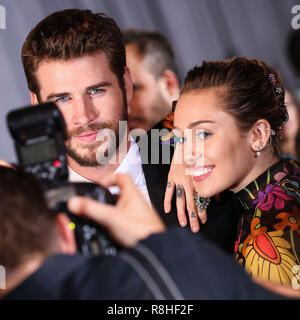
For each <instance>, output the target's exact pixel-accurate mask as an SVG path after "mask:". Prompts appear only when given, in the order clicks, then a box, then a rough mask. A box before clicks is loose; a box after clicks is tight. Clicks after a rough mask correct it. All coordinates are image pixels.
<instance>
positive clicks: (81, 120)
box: [72, 98, 99, 125]
mask: <svg viewBox="0 0 300 320" xmlns="http://www.w3.org/2000/svg"><path fill="white" fill-rule="evenodd" d="M72 112H73V113H72V122H73V124H75V125H85V124H88V123H90V122H92V121H94V120H95V119H97V117H98V116H99V114H98V112H97V111H96V109H95V107H94V105H93V104H92V102H91V101H88V98H81V99H78V100H77V101H74V104H73V110H72Z"/></svg>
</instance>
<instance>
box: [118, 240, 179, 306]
mask: <svg viewBox="0 0 300 320" xmlns="http://www.w3.org/2000/svg"><path fill="white" fill-rule="evenodd" d="M120 256H121V257H122V258H123V259H124V260H125V261H126V262H127V263H129V264H130V265H131V266H132V268H133V269H134V270H135V271H136V272H137V273H138V274H139V275H140V277H141V278H142V279H143V280H144V282H145V283H146V285H147V286H148V288H149V290H150V291H151V292H152V294H153V296H154V297H155V299H157V300H184V297H183V295H182V293H181V292H180V290H179V288H178V287H177V285H176V284H175V282H174V280H173V279H172V277H171V275H170V274H169V272H168V271H167V270H166V268H165V267H164V266H163V264H162V263H161V261H159V259H158V258H157V257H156V256H155V255H154V253H153V252H152V251H151V250H149V249H148V248H147V247H145V246H144V245H142V244H140V243H139V244H137V245H136V246H135V247H134V248H131V249H129V250H126V252H125V251H124V252H121V253H120Z"/></svg>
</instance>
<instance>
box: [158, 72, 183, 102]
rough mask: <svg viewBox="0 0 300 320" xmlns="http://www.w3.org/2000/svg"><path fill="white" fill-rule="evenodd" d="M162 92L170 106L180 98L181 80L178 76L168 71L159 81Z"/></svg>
mask: <svg viewBox="0 0 300 320" xmlns="http://www.w3.org/2000/svg"><path fill="white" fill-rule="evenodd" d="M158 85H159V87H160V90H161V92H162V94H163V96H164V98H165V100H166V101H167V103H168V104H169V105H171V104H172V102H173V101H174V100H177V99H178V96H179V80H178V77H177V76H176V74H175V73H174V72H173V71H172V70H169V69H166V70H165V71H164V72H163V73H162V75H161V76H160V78H159V80H158Z"/></svg>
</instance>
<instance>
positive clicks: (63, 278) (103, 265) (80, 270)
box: [6, 254, 151, 300]
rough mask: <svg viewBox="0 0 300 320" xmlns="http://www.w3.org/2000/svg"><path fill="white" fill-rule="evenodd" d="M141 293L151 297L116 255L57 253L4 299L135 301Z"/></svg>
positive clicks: (133, 272)
mask: <svg viewBox="0 0 300 320" xmlns="http://www.w3.org/2000/svg"><path fill="white" fill-rule="evenodd" d="M120 283H122V290H120ZM141 292H144V294H145V297H146V298H151V295H150V293H149V292H148V291H147V290H146V289H145V284H144V282H143V281H142V280H141V278H140V277H139V276H138V275H137V274H136V272H135V271H134V270H133V269H132V267H131V266H130V265H129V264H128V262H126V261H125V260H124V259H123V258H121V256H119V255H116V256H107V255H100V256H95V257H85V256H83V255H81V254H76V255H64V254H59V255H54V256H52V257H50V258H48V259H47V260H46V261H45V262H44V264H43V265H42V266H41V267H40V268H39V269H38V270H37V271H36V272H35V273H34V274H32V275H31V276H30V277H28V278H27V279H26V280H25V281H24V282H23V283H21V284H20V285H19V286H18V287H17V288H16V289H15V290H13V291H12V292H11V293H9V294H8V295H7V297H6V300H20V299H21V300H24V299H27V300H36V299H39V300H40V299H42V300H53V299H54V300H66V299H67V300H69V299H76V300H77V299H80V300H84V299H130V298H132V299H134V298H135V299H137V298H138V297H139V296H141ZM148 295H149V296H148Z"/></svg>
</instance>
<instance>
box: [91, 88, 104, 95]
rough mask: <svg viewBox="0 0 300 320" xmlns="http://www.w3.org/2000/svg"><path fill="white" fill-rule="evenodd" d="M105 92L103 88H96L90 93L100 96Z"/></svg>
mask: <svg viewBox="0 0 300 320" xmlns="http://www.w3.org/2000/svg"><path fill="white" fill-rule="evenodd" d="M103 91H104V90H103V89H101V88H96V89H92V90H91V91H90V94H99V93H102V92H103Z"/></svg>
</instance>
